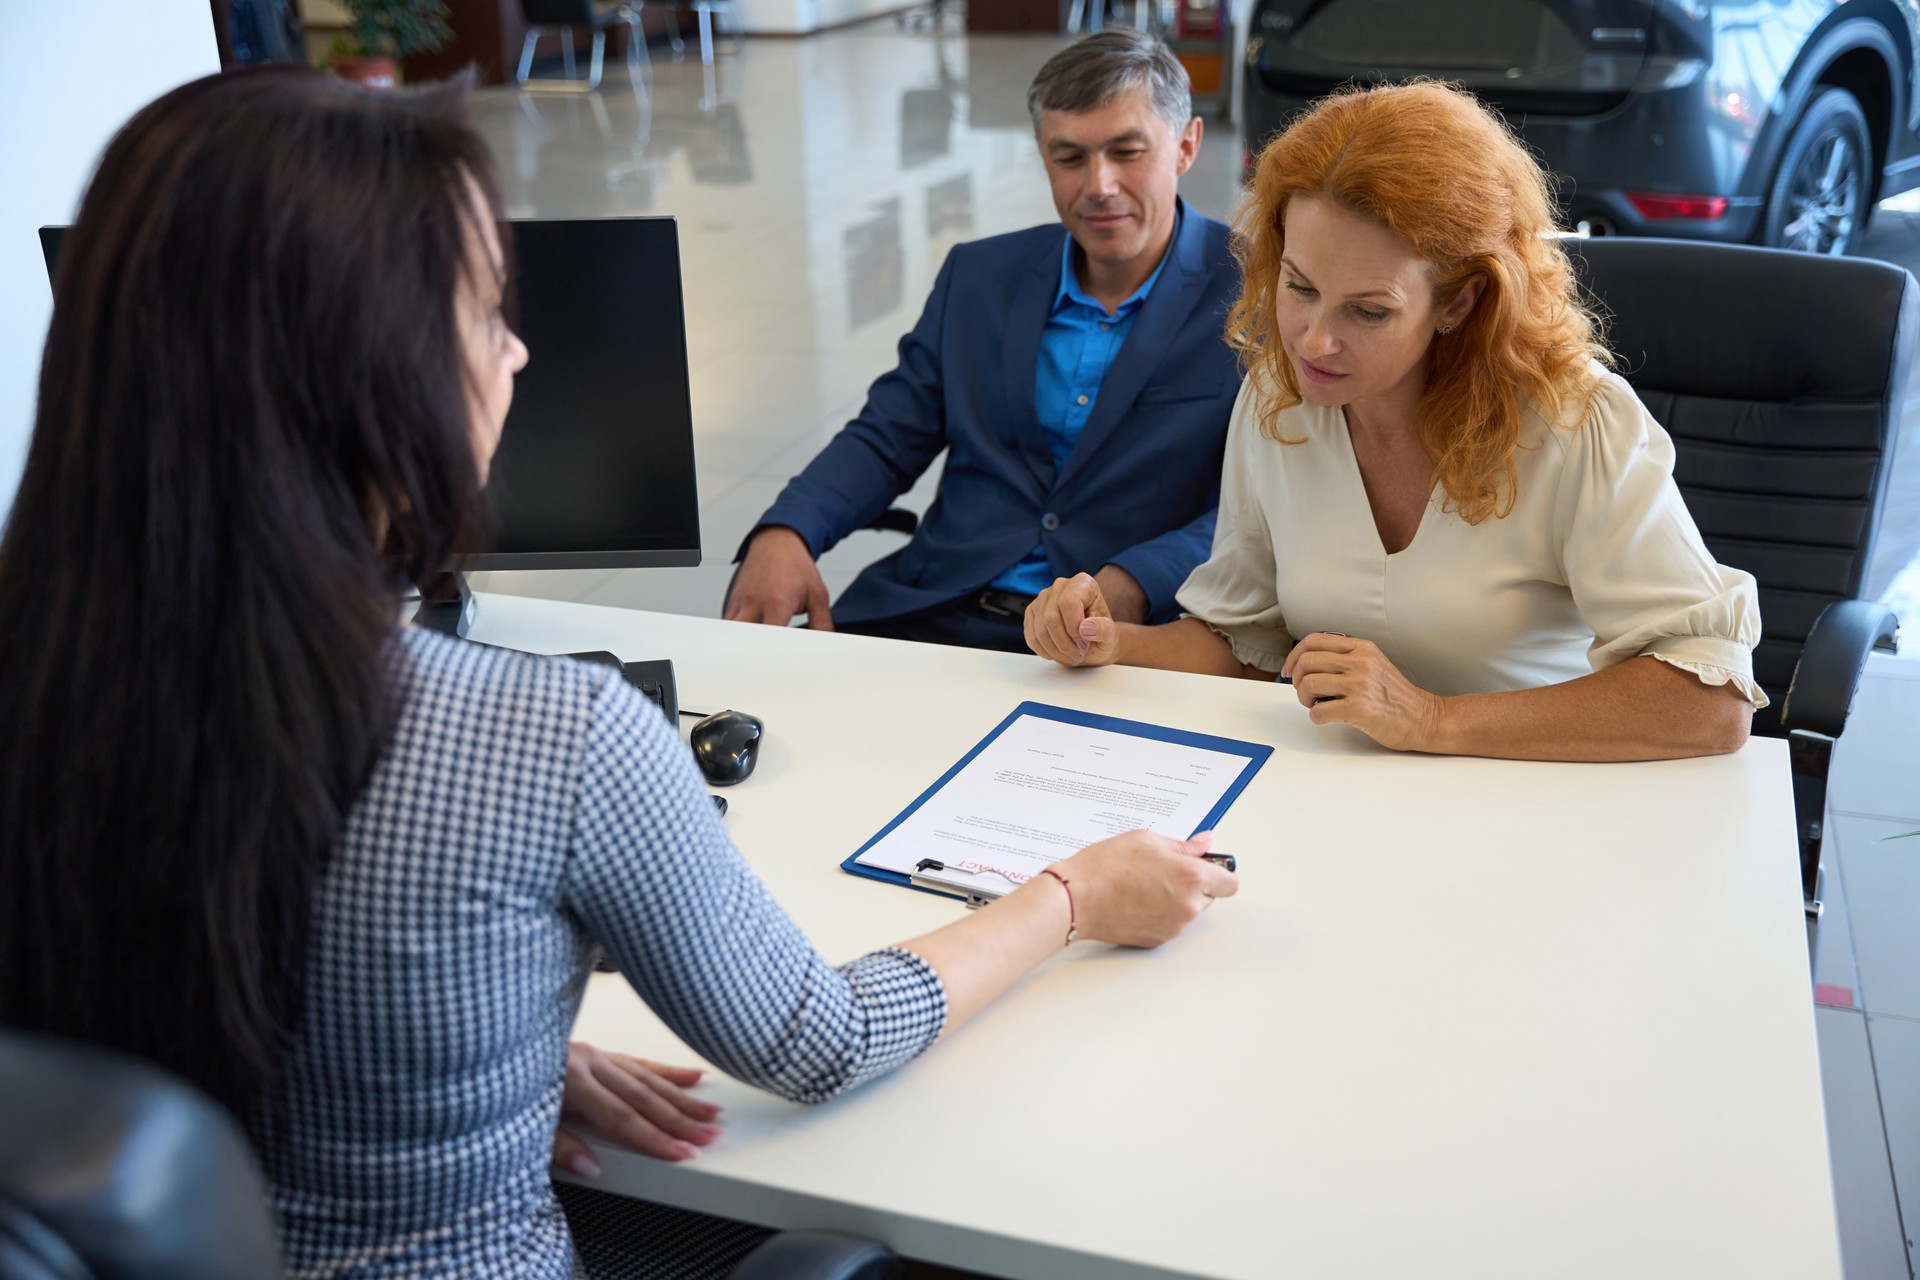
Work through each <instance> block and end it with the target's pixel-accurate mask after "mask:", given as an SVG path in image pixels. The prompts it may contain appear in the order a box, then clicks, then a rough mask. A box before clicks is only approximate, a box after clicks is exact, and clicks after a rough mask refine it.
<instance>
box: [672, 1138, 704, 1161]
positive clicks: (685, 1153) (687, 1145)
mask: <svg viewBox="0 0 1920 1280" xmlns="http://www.w3.org/2000/svg"><path fill="white" fill-rule="evenodd" d="M673 1149H674V1152H675V1154H677V1155H678V1156H679V1157H680V1158H681V1159H682V1160H692V1159H694V1158H695V1157H697V1156H698V1155H699V1154H700V1148H698V1147H696V1146H694V1145H693V1144H692V1143H691V1142H676V1143H674V1144H673Z"/></svg>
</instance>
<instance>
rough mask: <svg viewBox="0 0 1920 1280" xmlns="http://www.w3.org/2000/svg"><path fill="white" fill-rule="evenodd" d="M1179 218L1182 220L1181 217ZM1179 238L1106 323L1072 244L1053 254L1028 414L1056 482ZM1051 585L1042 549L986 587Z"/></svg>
mask: <svg viewBox="0 0 1920 1280" xmlns="http://www.w3.org/2000/svg"><path fill="white" fill-rule="evenodd" d="M1181 216H1182V217H1184V216H1185V215H1184V213H1183V214H1182V215H1181ZM1179 238H1180V223H1179V219H1175V221H1174V226H1173V238H1172V239H1170V240H1168V241H1167V251H1166V253H1164V254H1162V255H1160V265H1159V266H1157V267H1155V268H1154V269H1153V274H1152V275H1150V276H1148V277H1147V279H1146V283H1145V284H1142V285H1141V286H1140V287H1139V288H1138V289H1135V290H1134V291H1133V293H1132V295H1131V296H1130V297H1128V298H1127V300H1126V301H1125V302H1122V303H1121V304H1120V306H1119V309H1118V310H1116V311H1115V312H1114V313H1113V314H1112V315H1108V314H1107V309H1106V308H1105V307H1103V306H1101V305H1100V304H1099V303H1098V302H1096V301H1094V299H1093V297H1092V296H1091V295H1090V294H1088V293H1087V292H1086V291H1085V290H1083V289H1081V287H1080V280H1079V277H1078V276H1076V275H1075V274H1074V270H1073V237H1072V236H1071V235H1068V236H1066V237H1064V239H1065V241H1066V243H1065V244H1063V245H1061V246H1060V287H1059V289H1057V290H1055V292H1054V295H1053V310H1052V311H1050V312H1049V313H1048V315H1047V326H1046V328H1045V329H1043V330H1042V331H1041V333H1040V360H1039V363H1038V365H1037V366H1036V368H1035V370H1034V378H1033V404H1034V409H1035V412H1036V413H1037V414H1038V416H1039V419H1040V427H1041V430H1043V431H1044V432H1045V433H1046V437H1047V451H1048V452H1049V453H1051V454H1052V455H1053V471H1054V474H1055V475H1056V476H1058V475H1059V474H1060V472H1061V470H1062V469H1064V468H1065V467H1066V465H1067V455H1068V454H1070V453H1072V452H1073V446H1074V443H1075V442H1076V441H1078V440H1079V439H1080V432H1081V431H1082V430H1083V429H1084V428H1085V427H1086V425H1087V419H1088V418H1089V417H1091V416H1092V414H1093V406H1094V402H1095V401H1096V400H1098V399H1099V398H1100V383H1101V381H1102V380H1103V379H1104V378H1105V377H1106V376H1107V370H1108V369H1109V368H1111V367H1112V365H1113V358H1114V357H1115V356H1117V355H1119V354H1120V347H1121V346H1122V344H1124V343H1125V342H1126V340H1127V334H1128V333H1130V332H1132V330H1133V322H1134V321H1135V320H1136V319H1138V318H1139V315H1140V308H1141V307H1143V306H1145V305H1146V301H1147V294H1149V293H1151V292H1152V291H1153V283H1154V281H1156V280H1158V279H1159V278H1160V273H1161V272H1162V271H1164V270H1166V267H1167V258H1168V257H1169V256H1171V255H1172V253H1173V246H1174V244H1175V242H1177V241H1178V240H1179ZM1059 523H1060V522H1059V519H1058V517H1055V516H1053V514H1052V513H1051V512H1049V513H1048V514H1047V516H1045V517H1042V521H1041V524H1042V527H1043V528H1046V529H1047V531H1048V532H1052V530H1053V529H1055V528H1058V527H1059ZM1097 568H1099V566H1098V565H1093V566H1090V567H1089V568H1088V570H1087V571H1088V572H1089V573H1091V572H1092V571H1093V570H1094V569H1097ZM1054 577H1055V574H1054V572H1053V568H1052V566H1051V565H1050V564H1048V562H1047V550H1046V547H1045V546H1043V545H1039V544H1036V545H1035V546H1034V548H1033V550H1031V551H1029V552H1028V553H1027V554H1026V555H1025V556H1024V557H1023V558H1022V559H1021V560H1020V562H1019V563H1018V564H1016V565H1014V566H1013V567H1012V568H1010V569H1008V570H1007V571H1006V572H1005V573H1002V574H1001V575H1000V576H999V577H997V578H995V579H994V580H993V583H992V585H994V586H996V587H999V588H1000V589H1001V590H1003V591H1019V592H1022V593H1024V594H1027V595H1038V594H1039V593H1040V592H1042V591H1044V590H1046V589H1047V588H1048V587H1050V586H1052V585H1053V579H1054Z"/></svg>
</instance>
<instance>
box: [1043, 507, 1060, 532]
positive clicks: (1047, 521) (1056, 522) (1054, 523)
mask: <svg viewBox="0 0 1920 1280" xmlns="http://www.w3.org/2000/svg"><path fill="white" fill-rule="evenodd" d="M1040 527H1041V528H1042V529H1045V530H1046V531H1047V532H1048V533H1052V532H1053V531H1054V530H1055V529H1058V528H1059V527H1060V517H1059V516H1057V515H1055V514H1053V512H1051V511H1049V512H1047V514H1045V515H1043V516H1041V517H1040Z"/></svg>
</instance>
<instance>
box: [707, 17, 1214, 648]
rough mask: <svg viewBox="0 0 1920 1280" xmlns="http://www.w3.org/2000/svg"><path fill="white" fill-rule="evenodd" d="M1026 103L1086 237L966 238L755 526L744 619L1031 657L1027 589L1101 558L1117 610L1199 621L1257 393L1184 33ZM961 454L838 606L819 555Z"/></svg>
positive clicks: (1081, 48) (1040, 82) (1130, 44)
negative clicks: (1235, 426)
mask: <svg viewBox="0 0 1920 1280" xmlns="http://www.w3.org/2000/svg"><path fill="white" fill-rule="evenodd" d="M1027 107H1028V110H1029V112H1030V113H1031V115H1032V117H1033V122H1034V137H1035V140H1036V141H1037V142H1038V143H1039V146H1040V152H1041V156H1042V158H1043V159H1044V160H1045V162H1046V167H1047V177H1048V181H1049V183H1050V184H1051V185H1052V188H1053V201H1054V207H1055V208H1057V209H1058V210H1059V212H1060V221H1061V223H1063V224H1064V232H1063V230H1062V227H1061V226H1059V225H1048V226H1044V227H1035V228H1032V229H1031V230H1027V231H1019V232H1014V233H1013V234H1010V235H1003V236H995V237H993V238H992V239H988V240H981V241H977V242H975V243H973V244H966V245H961V246H959V247H958V248H956V249H954V251H953V252H952V253H951V254H950V255H949V256H948V258H947V261H946V265H945V266H943V267H942V268H941V271H940V277H939V279H938V280H937V281H935V283H934V286H933V295H932V297H930V298H929V299H928V301H927V307H926V311H925V313H924V314H922V315H921V317H920V322H919V324H917V325H916V326H915V327H914V329H913V331H912V332H911V333H909V334H908V335H907V336H906V337H905V338H903V339H901V342H900V363H899V365H898V366H897V367H896V368H895V369H894V370H893V371H892V372H890V373H888V374H886V375H885V376H884V377H882V378H881V379H880V380H879V381H878V382H875V383H874V384H873V387H872V389H871V390H870V391H869V393H868V396H867V403H866V405H865V407H864V408H862V409H861V411H860V414H859V416H858V417H856V418H855V419H854V420H853V421H852V422H849V423H848V424H847V425H846V427H845V428H844V429H843V430H842V431H841V432H840V434H839V435H837V436H836V437H834V439H833V441H832V443H830V444H828V445H827V447H826V448H825V449H824V450H822V451H821V453H820V455H819V456H818V457H816V458H815V459H814V460H813V461H812V462H811V463H809V464H808V466H807V468H806V470H804V471H802V472H801V473H800V474H799V475H798V476H795V477H794V478H793V480H792V481H790V482H789V483H788V485H787V487H786V489H785V490H784V491H783V492H782V493H781V494H780V497H779V499H778V500H777V501H776V502H775V503H774V504H773V506H771V507H769V508H768V509H767V511H766V514H764V515H762V516H761V517H760V520H759V523H758V524H756V525H755V526H754V529H753V531H752V532H751V533H749V534H748V535H747V540H746V542H745V543H743V544H742V547H741V556H740V560H741V564H740V569H739V572H738V574H737V575H736V576H735V579H734V583H733V586H732V588H731V589H730V590H729V593H728V597H727V602H726V605H725V610H724V612H725V616H726V617H728V618H733V619H739V620H742V621H748V622H766V623H773V624H776V625H781V626H784V625H786V624H787V623H788V622H789V621H790V620H791V619H793V618H794V617H796V616H798V615H799V614H802V613H804V614H806V615H807V620H808V624H809V625H810V626H813V627H816V628H821V629H834V628H838V629H839V630H842V631H856V632H860V633H863V634H869V635H886V636H893V637H897V638H901V639H909V640H927V641H934V642H938V643H945V644H966V645H974V646H977V647H981V648H993V649H1005V650H1008V651H1011V652H1018V653H1024V652H1026V651H1027V646H1026V643H1025V641H1024V638H1023V635H1022V629H1021V622H1022V614H1023V613H1024V611H1025V608H1026V605H1027V603H1028V602H1029V601H1030V600H1031V599H1032V598H1033V596H1034V595H1035V594H1037V593H1038V592H1040V591H1041V590H1043V589H1045V588H1046V587H1047V586H1048V585H1050V584H1051V583H1052V582H1053V580H1054V579H1055V578H1056V577H1069V576H1072V575H1073V574H1075V573H1081V572H1085V573H1090V574H1093V575H1094V576H1095V577H1096V578H1097V579H1098V581H1099V582H1100V585H1101V589H1102V592H1103V594H1104V595H1105V597H1106V599H1107V601H1108V602H1109V605H1110V606H1111V607H1112V610H1113V614H1114V616H1115V617H1116V618H1120V619H1122V620H1130V621H1137V622H1159V621H1165V620H1168V619H1171V618H1174V617H1177V616H1178V610H1177V608H1176V606H1175V605H1174V599H1173V597H1174V592H1175V591H1176V590H1178V589H1179V587H1180V584H1181V583H1182V582H1184V581H1185V580H1186V577H1187V574H1188V573H1189V572H1190V571H1191V570H1192V569H1193V567H1194V566H1195V565H1197V564H1199V563H1200V562H1201V561H1202V560H1204V559H1206V557H1207V554H1208V552H1209V550H1210V548H1211V544H1212V541H1213V521H1214V507H1215V505H1216V504H1217V502H1218V500H1219V489H1220V462H1221V452H1222V447H1223V444H1224V441H1225V437H1226V429H1227V418H1228V416H1229V414H1230V413H1231V411H1232V408H1233V400H1234V396H1235V394H1236V393H1237V392H1238V390H1239V386H1240V378H1239V373H1238V370H1237V368H1236V367H1235V364H1234V357H1233V354H1232V352H1231V351H1230V350H1229V349H1228V347H1227V345H1226V343H1225V341H1224V340H1223V339H1222V337H1221V331H1222V326H1223V324H1224V323H1225V319H1226V313H1227V309H1228V307H1229V306H1230V305H1231V303H1232V300H1233V296H1234V292H1235V290H1236V289H1237V288H1238V284H1239V272H1238V270H1237V268H1236V267H1235V264H1234V262H1233V259H1232V256H1231V254H1230V253H1229V251H1228V247H1227V229H1226V228H1225V227H1224V226H1222V225H1221V224H1219V223H1217V222H1214V221H1212V220H1211V219H1208V218H1205V217H1202V216H1201V215H1200V214H1198V213H1195V212H1194V211H1193V210H1192V209H1190V208H1188V207H1187V205H1186V203H1185V202H1184V201H1183V200H1181V199H1180V197H1179V191H1178V187H1179V179H1180V175H1181V174H1183V173H1185V172H1186V171H1187V169H1188V168H1189V167H1191V166H1192V164H1193V160H1194V156H1195V155H1196V154H1197V153H1198V151H1199V148H1200V135H1201V130H1202V126H1201V122H1200V120H1199V119H1198V118H1197V117H1195V116H1194V114H1193V110H1192V102H1191V97H1190V94H1189V89H1188V83H1187V76H1186V72H1185V71H1184V70H1183V69H1182V68H1181V66H1180V64H1179V62H1178V61H1177V60H1176V59H1175V58H1174V57H1173V55H1172V54H1171V53H1170V52H1169V51H1168V49H1167V47H1166V46H1165V45H1164V44H1162V43H1161V42H1160V41H1158V40H1156V39H1154V38H1152V37H1150V36H1145V35H1142V34H1140V33H1138V32H1135V31H1128V30H1124V29H1123V30H1116V31H1108V32H1103V33H1101V34H1099V35H1095V36H1090V37H1088V38H1087V39H1085V40H1082V41H1080V42H1079V43H1077V44H1075V45H1072V46H1071V47H1069V48H1067V49H1065V50H1063V51H1061V52H1060V53H1059V54H1056V55H1055V56H1054V57H1053V58H1052V59H1050V60H1049V61H1048V62H1047V64H1046V66H1044V67H1042V68H1041V69H1040V73H1039V75H1038V76H1036V77H1035V79H1034V82H1033V86H1032V88H1031V89H1030V90H1029V91H1028V94H1027ZM943 449H944V450H947V451H948V457H947V464H946V470H945V472H944V473H943V474H942V476H941V480H940V488H939V492H938V494H937V495H936V497H935V498H934V501H933V503H932V505H931V506H930V507H929V508H928V510H927V513H926V515H925V517H924V518H923V519H922V520H921V521H920V524H919V528H918V530H917V531H916V532H915V534H914V536H913V538H912V540H911V541H910V542H908V544H907V545H906V546H905V547H904V548H902V549H901V550H900V551H898V552H896V553H894V554H893V555H890V556H887V557H886V558H885V559H882V560H880V561H878V562H876V563H874V564H872V565H869V566H868V567H867V568H866V570H865V571H864V572H862V573H861V575H860V576H859V578H858V579H856V580H855V581H854V583H853V585H852V586H851V587H849V588H847V590H846V592H845V593H844V594H842V595H841V597H840V599H839V600H838V601H837V602H836V603H834V605H833V606H832V608H831V610H829V607H828V604H827V590H826V585H825V583H824V582H823V581H822V579H821V577H820V571H819V569H818V567H817V566H816V565H815V563H814V560H815V558H816V557H817V556H819V555H820V554H821V553H822V552H824V551H825V550H826V549H827V548H829V547H831V546H833V545H834V544H835V543H836V542H838V541H839V540H840V539H841V538H844V537H845V536H846V535H847V534H848V533H850V532H852V531H853V530H855V529H859V528H863V527H865V526H866V525H868V524H870V523H871V522H873V521H874V520H875V519H876V518H877V517H879V516H880V515H881V513H882V512H884V511H885V510H886V509H887V507H888V505H889V504H890V503H892V502H893V500H894V499H895V498H897V497H898V496H899V495H900V494H901V493H903V492H905V491H906V490H907V489H908V488H910V487H911V486H912V485H913V483H914V481H915V480H916V479H917V478H918V477H919V476H920V474H921V473H922V472H924V471H925V470H926V469H927V467H928V466H929V465H931V464H932V463H933V461H934V460H935V459H936V458H937V457H939V455H940V453H941V451H942V450H943Z"/></svg>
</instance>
